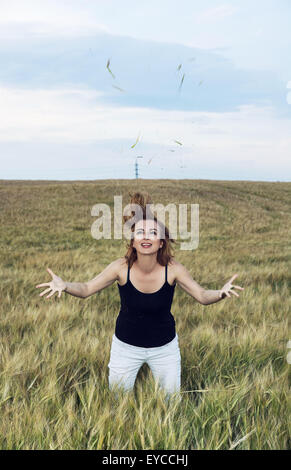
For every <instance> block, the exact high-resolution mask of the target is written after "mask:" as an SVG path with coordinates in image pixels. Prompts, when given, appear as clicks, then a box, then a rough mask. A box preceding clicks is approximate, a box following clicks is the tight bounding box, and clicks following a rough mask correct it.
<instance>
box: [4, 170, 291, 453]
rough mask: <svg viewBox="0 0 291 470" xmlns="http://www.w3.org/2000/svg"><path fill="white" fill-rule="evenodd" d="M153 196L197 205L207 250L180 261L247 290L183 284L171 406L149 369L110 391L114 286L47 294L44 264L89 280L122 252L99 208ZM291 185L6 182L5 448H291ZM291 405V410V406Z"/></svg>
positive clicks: (195, 273) (212, 280)
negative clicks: (202, 294) (192, 289)
mask: <svg viewBox="0 0 291 470" xmlns="http://www.w3.org/2000/svg"><path fill="white" fill-rule="evenodd" d="M133 190H141V191H143V190H145V191H148V192H149V193H150V194H151V195H152V198H153V202H154V203H162V204H165V205H166V204H168V203H174V204H178V203H184V204H191V203H192V204H194V203H195V204H199V246H198V249H196V250H194V251H182V250H180V249H179V240H178V244H177V246H176V249H175V258H176V259H177V260H178V261H179V262H181V263H183V264H184V265H185V266H186V267H187V269H188V270H189V271H190V272H191V274H192V277H193V278H194V279H195V280H196V281H197V282H198V283H199V284H200V285H202V286H203V287H205V288H207V289H220V288H221V287H222V286H223V285H224V283H225V282H226V281H228V280H229V279H230V278H231V276H232V275H233V274H235V273H238V274H239V276H238V277H237V279H236V280H235V283H236V284H238V285H240V286H242V287H244V288H245V289H244V291H241V292H238V293H239V295H240V296H239V298H237V297H234V296H232V297H231V298H226V299H223V300H222V301H220V302H217V303H215V304H212V305H207V306H205V305H201V304H199V303H198V302H196V301H195V300H194V299H193V298H192V297H190V296H189V295H188V294H186V292H185V291H183V290H182V289H181V288H180V287H179V286H177V287H176V290H175V296H174V302H173V305H172V309H171V312H172V314H173V316H174V318H175V320H176V329H177V333H178V335H179V344H180V350H181V358H182V382H181V387H182V388H181V391H182V392H183V393H182V396H183V398H182V401H181V402H180V403H177V404H174V405H171V406H169V405H168V404H167V403H166V402H165V400H164V399H163V394H162V393H160V392H159V393H157V391H155V389H154V382H153V378H152V375H151V371H150V369H149V368H148V366H147V365H146V364H144V365H143V366H142V368H141V369H140V371H139V374H138V377H137V380H136V385H135V392H134V394H132V395H130V396H127V395H126V396H123V395H122V394H120V396H119V399H118V400H117V401H116V400H115V399H114V396H113V394H112V393H110V391H109V389H108V367H107V365H108V362H109V355H110V346H111V340H112V335H113V332H114V327H115V320H116V317H117V315H118V312H119V295H118V289H117V286H116V283H114V284H113V285H112V286H110V287H108V288H107V289H104V290H102V291H101V292H99V293H97V294H95V295H93V296H91V297H89V298H87V299H79V298H76V297H73V296H70V295H69V294H65V293H62V296H61V298H60V299H58V298H57V295H56V294H55V296H53V297H51V298H50V299H45V298H44V297H39V293H40V291H42V289H36V288H35V286H36V285H37V284H39V283H42V282H49V281H50V279H51V278H50V276H49V274H48V273H47V271H46V267H47V266H48V267H50V268H51V269H52V270H53V271H54V272H55V273H56V274H57V275H59V276H60V277H62V278H63V279H64V280H67V281H70V282H74V281H78V282H85V281H88V280H89V279H92V278H93V277H95V276H96V275H97V274H98V273H100V272H101V271H102V270H103V269H104V268H105V267H106V266H107V265H108V264H109V263H110V262H111V261H113V260H114V259H116V258H118V257H121V256H123V255H124V254H125V252H126V242H127V241H126V240H125V239H123V240H114V239H113V237H112V239H109V240H104V239H102V240H96V239H94V238H93V237H92V235H91V225H92V223H93V221H94V220H95V219H96V217H92V216H91V209H92V207H93V205H94V204H96V203H101V202H102V203H107V204H109V205H110V207H111V208H112V209H113V196H114V195H122V196H123V207H124V206H125V205H126V204H128V203H129V197H128V192H129V191H133ZM290 209H291V183H279V182H276V183H268V182H245V181H210V180H142V179H140V180H98V181H88V182H84V181H73V182H70V181H69V182H60V181H5V180H1V181H0V217H1V237H0V243H1V254H0V256H1V271H0V276H1V283H0V288H1V316H0V348H1V354H0V413H1V420H0V448H1V449H111V450H113V449H230V448H233V449H287V448H288V446H289V447H290V437H288V436H289V435H288V424H287V423H288V400H287V398H288V394H289V389H288V374H289V379H290V365H288V363H287V358H286V357H287V348H286V346H287V341H288V339H290V330H289V331H288V315H290V310H291V309H290V307H291V297H290V287H291V274H290V266H291V264H290V261H291V243H290V240H291V210H290ZM289 410H290V408H289Z"/></svg>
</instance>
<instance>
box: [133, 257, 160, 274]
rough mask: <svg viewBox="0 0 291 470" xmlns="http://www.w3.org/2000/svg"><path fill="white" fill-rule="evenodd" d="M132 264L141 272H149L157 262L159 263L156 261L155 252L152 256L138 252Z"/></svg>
mask: <svg viewBox="0 0 291 470" xmlns="http://www.w3.org/2000/svg"><path fill="white" fill-rule="evenodd" d="M134 264H135V265H136V266H137V268H138V269H139V271H141V272H142V273H144V274H150V273H152V272H153V271H154V270H155V268H156V266H157V264H159V263H158V262H157V256H156V254H155V255H153V256H149V255H140V254H139V255H138V258H137V260H136V261H135V263H134Z"/></svg>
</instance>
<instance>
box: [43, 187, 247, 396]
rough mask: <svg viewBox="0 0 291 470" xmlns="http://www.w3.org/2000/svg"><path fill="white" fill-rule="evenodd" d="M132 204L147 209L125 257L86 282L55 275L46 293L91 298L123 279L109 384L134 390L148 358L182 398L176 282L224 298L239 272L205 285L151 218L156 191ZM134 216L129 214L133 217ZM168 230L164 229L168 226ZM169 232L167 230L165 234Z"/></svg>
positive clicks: (209, 299)
mask: <svg viewBox="0 0 291 470" xmlns="http://www.w3.org/2000/svg"><path fill="white" fill-rule="evenodd" d="M131 203H132V204H139V206H140V207H141V208H142V215H141V216H140V217H139V219H138V220H137V221H135V224H134V225H133V226H132V228H131V230H132V232H133V236H132V238H131V240H130V243H129V245H128V250H127V253H126V255H125V256H124V257H122V258H119V259H117V260H115V261H113V262H112V263H110V264H109V265H108V266H107V267H106V268H105V269H104V270H103V271H102V272H101V273H100V274H99V275H98V276H96V277H95V278H94V279H92V280H90V281H88V282H85V283H79V282H72V283H71V282H65V281H63V280H62V279H61V278H60V277H58V276H56V275H55V274H54V273H53V272H52V271H51V269H49V268H47V271H48V272H49V273H50V275H51V276H52V281H51V282H49V283H43V284H39V285H37V286H36V287H37V288H39V287H43V286H49V287H48V289H46V290H45V291H43V292H42V293H41V294H40V296H42V295H44V294H46V293H47V292H49V291H52V292H51V293H50V294H49V295H47V297H46V298H49V297H51V296H52V295H53V294H54V293H55V292H58V297H60V296H61V293H62V291H64V292H67V293H68V294H71V295H73V296H76V297H81V298H86V297H89V296H90V295H93V294H95V293H96V292H100V291H101V290H102V289H104V288H106V287H108V286H110V285H111V284H113V282H115V281H117V285H118V289H119V294H120V300H121V309H120V312H119V315H118V317H117V320H116V325H115V332H114V334H113V336H112V345H111V352H110V361H109V364H108V367H109V388H110V389H112V388H113V386H114V385H115V384H116V385H118V386H121V387H123V388H124V389H125V390H127V391H129V390H132V389H133V387H134V383H135V379H136V376H137V373H138V371H139V369H140V367H141V366H142V364H143V363H144V362H146V363H147V364H148V365H149V367H150V369H151V370H152V373H153V376H154V378H155V379H156V380H157V381H158V382H159V384H160V385H161V386H162V388H163V389H164V390H165V391H166V393H167V397H169V396H170V395H172V394H174V393H178V395H179V398H180V394H179V391H180V384H181V379H180V376H181V356H180V348H179V342H178V335H177V334H176V331H175V320H174V317H173V315H172V314H171V311H170V310H171V305H172V301H173V296H174V290H175V286H176V284H178V285H179V286H180V287H181V288H182V289H183V290H184V291H185V292H187V294H189V295H190V296H191V297H193V298H194V299H195V300H197V301H198V302H199V303H201V304H203V305H209V304H212V303H214V302H218V301H219V300H221V299H222V298H224V297H226V296H227V297H231V296H230V293H231V294H233V295H235V296H237V297H239V295H238V294H237V293H236V292H234V290H232V289H233V288H236V289H239V290H243V287H240V286H236V285H232V281H233V280H234V279H235V278H236V277H237V274H235V275H234V276H232V278H231V279H230V280H229V281H228V282H227V283H226V284H225V285H224V286H223V287H222V289H220V290H205V289H204V288H203V287H201V286H200V285H199V284H198V283H197V282H196V281H194V279H193V278H192V277H191V275H190V273H189V272H188V270H187V269H186V268H185V267H184V266H183V265H182V264H181V263H179V262H177V261H175V260H174V258H173V255H172V253H171V246H170V243H171V242H174V243H175V241H174V240H173V239H171V238H170V236H169V231H168V229H167V227H166V226H164V225H163V224H162V223H161V222H160V221H158V220H157V218H156V217H155V216H153V215H152V217H150V218H147V214H146V210H145V209H146V204H150V203H151V200H150V197H149V196H148V195H147V196H146V197H144V196H143V195H142V194H140V193H135V194H134V195H133V196H132V199H131ZM130 217H131V216H125V217H124V218H123V220H124V221H127V220H128V219H129V218H130ZM162 230H163V231H162ZM161 234H162V235H164V236H162V235H161Z"/></svg>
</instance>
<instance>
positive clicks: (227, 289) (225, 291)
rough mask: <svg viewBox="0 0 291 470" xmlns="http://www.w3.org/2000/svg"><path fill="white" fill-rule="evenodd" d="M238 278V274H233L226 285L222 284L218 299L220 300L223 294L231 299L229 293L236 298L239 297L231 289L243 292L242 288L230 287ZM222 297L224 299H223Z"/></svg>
mask: <svg viewBox="0 0 291 470" xmlns="http://www.w3.org/2000/svg"><path fill="white" fill-rule="evenodd" d="M237 276H238V274H234V276H232V278H231V279H230V280H229V281H228V282H227V283H226V284H224V286H223V288H222V289H221V290H220V294H219V297H220V298H222V295H223V294H225V295H227V297H231V296H230V295H229V292H230V293H231V294H233V295H236V296H237V297H239V295H238V294H237V293H236V292H234V291H233V290H231V289H234V288H235V289H239V290H244V287H240V286H233V285H232V281H233V280H234V279H235V278H236V277H237ZM225 295H224V297H225Z"/></svg>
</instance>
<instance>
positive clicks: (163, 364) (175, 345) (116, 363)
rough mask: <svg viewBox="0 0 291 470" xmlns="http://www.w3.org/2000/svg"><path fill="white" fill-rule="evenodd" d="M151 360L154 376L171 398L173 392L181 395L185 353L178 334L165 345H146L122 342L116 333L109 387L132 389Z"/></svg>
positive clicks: (113, 343) (113, 341)
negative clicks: (181, 348)
mask: <svg viewBox="0 0 291 470" xmlns="http://www.w3.org/2000/svg"><path fill="white" fill-rule="evenodd" d="M143 363H147V364H148V366H149V367H150V369H151V371H152V373H153V376H154V379H155V380H156V381H158V383H159V386H161V387H162V388H163V389H164V390H165V391H166V396H167V398H168V397H169V396H171V395H172V394H173V393H174V394H175V395H176V396H177V397H178V398H179V400H180V399H181V396H180V394H179V392H180V385H181V355H180V348H179V340H178V335H177V334H176V336H175V338H174V339H173V340H172V341H170V342H169V343H167V344H165V345H164V346H158V347H155V348H142V347H139V346H133V345H131V344H127V343H124V342H123V341H120V340H119V339H118V338H117V337H116V336H115V334H113V336H112V345H111V351H110V361H109V363H108V367H109V388H110V390H112V387H113V385H114V384H118V386H121V387H123V389H124V390H126V391H130V390H132V389H133V387H134V383H135V379H136V376H137V373H138V371H139V369H140V367H141V366H142V365H143Z"/></svg>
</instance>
